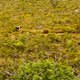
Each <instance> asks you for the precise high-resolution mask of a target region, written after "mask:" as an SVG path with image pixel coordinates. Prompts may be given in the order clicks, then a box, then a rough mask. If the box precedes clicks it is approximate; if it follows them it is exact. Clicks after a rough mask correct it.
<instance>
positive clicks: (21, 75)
mask: <svg viewBox="0 0 80 80" xmlns="http://www.w3.org/2000/svg"><path fill="white" fill-rule="evenodd" d="M11 77H12V78H13V79H14V80H74V78H75V76H74V74H73V73H72V69H71V67H68V66H65V65H63V64H61V63H54V62H53V61H52V60H50V59H47V60H43V61H41V60H38V61H37V62H30V63H27V64H25V65H22V66H20V67H19V68H18V70H17V72H16V74H15V75H14V76H11Z"/></svg>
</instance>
